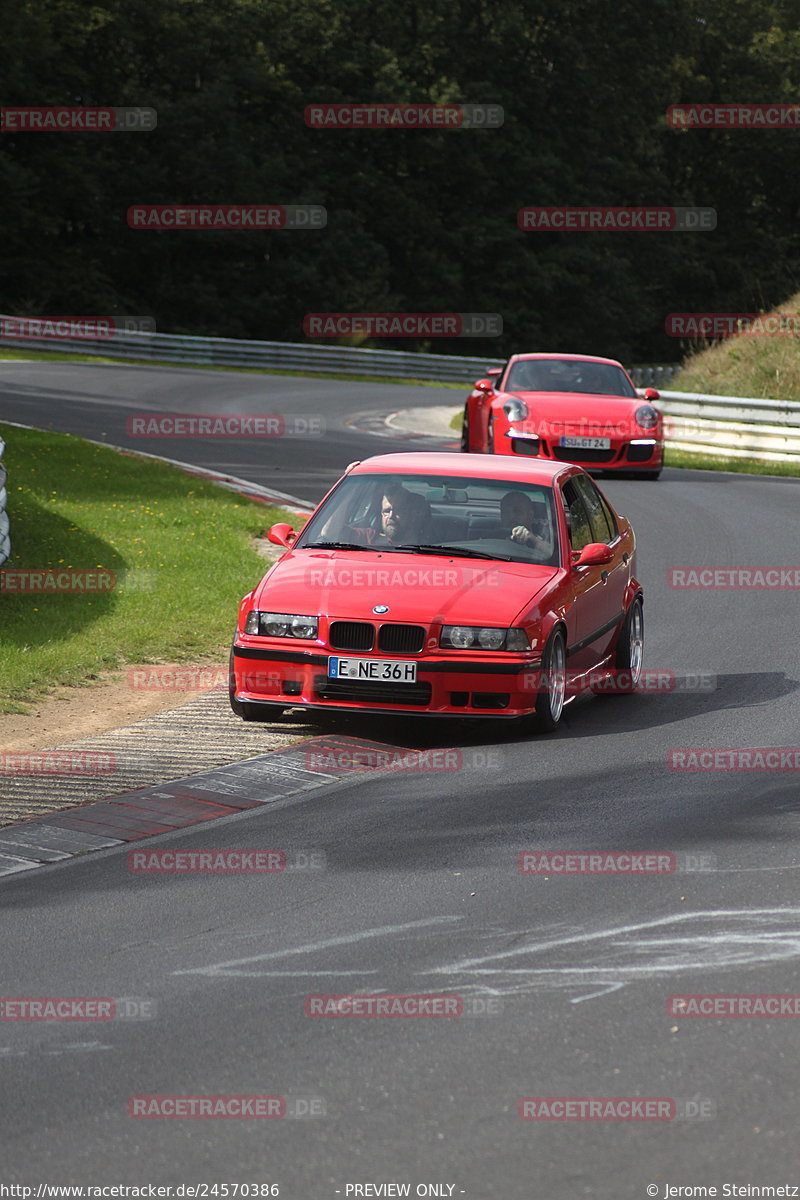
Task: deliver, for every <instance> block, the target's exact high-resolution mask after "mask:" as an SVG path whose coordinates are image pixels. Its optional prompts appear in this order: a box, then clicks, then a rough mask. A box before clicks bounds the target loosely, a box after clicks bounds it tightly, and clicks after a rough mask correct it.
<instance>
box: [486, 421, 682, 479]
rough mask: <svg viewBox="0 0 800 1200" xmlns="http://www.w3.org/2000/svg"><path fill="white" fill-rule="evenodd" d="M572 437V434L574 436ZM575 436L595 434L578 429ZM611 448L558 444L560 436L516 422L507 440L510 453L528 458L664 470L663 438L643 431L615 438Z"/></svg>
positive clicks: (621, 468) (592, 466) (591, 466)
mask: <svg viewBox="0 0 800 1200" xmlns="http://www.w3.org/2000/svg"><path fill="white" fill-rule="evenodd" d="M570 436H572V435H570ZM574 436H589V437H591V436H593V435H592V434H591V433H589V434H586V432H585V431H578V430H576V433H575V435H574ZM609 440H610V441H611V445H610V446H609V447H608V448H607V449H599V450H596V449H585V448H581V447H566V446H560V445H559V444H558V439H557V438H546V437H539V436H537V435H536V434H530V433H525V432H524V431H521V430H517V429H515V428H514V426H513V425H512V426H511V427H510V428H509V429H508V430H506V433H505V437H504V439H503V443H504V446H505V447H507V449H505V453H506V454H517V455H523V456H524V457H526V458H544V459H549V460H550V461H552V462H563V463H575V464H577V465H578V466H580V467H584V468H586V469H587V470H595V471H598V470H602V471H629V470H636V471H638V470H648V469H650V470H654V471H656V470H660V469H661V467H662V466H663V460H664V443H663V438H661V437H654V436H652V435H648V434H645V433H642V434H641V435H637V436H636V437H633V438H628V437H626V438H611V439H609Z"/></svg>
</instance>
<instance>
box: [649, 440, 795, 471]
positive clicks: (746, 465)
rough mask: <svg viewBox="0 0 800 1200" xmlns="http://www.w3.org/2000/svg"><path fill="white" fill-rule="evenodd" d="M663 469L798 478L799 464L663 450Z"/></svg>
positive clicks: (666, 448) (669, 448) (667, 448)
mask: <svg viewBox="0 0 800 1200" xmlns="http://www.w3.org/2000/svg"><path fill="white" fill-rule="evenodd" d="M664 466H665V467H687V468H690V469H692V470H694V471H735V472H736V473H737V474H739V475H779V476H784V477H786V476H800V462H798V463H791V462H762V461H761V460H760V459H757V458H722V457H721V456H718V455H716V454H699V453H697V454H696V453H694V451H691V450H674V449H672V448H671V447H670V446H666V447H665V449H664Z"/></svg>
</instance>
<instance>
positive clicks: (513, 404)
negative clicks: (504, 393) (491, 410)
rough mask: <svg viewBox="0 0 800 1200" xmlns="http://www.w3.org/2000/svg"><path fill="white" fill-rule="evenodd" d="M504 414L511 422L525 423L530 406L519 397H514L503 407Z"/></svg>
mask: <svg viewBox="0 0 800 1200" xmlns="http://www.w3.org/2000/svg"><path fill="white" fill-rule="evenodd" d="M503 412H504V413H505V414H506V417H507V418H508V420H509V421H511V422H514V421H524V420H525V418H526V417H527V415H528V406H527V404H526V403H525V401H524V400H520V399H519V398H518V397H517V396H512V397H511V398H510V399H509V400H506V402H505V404H504V405H503Z"/></svg>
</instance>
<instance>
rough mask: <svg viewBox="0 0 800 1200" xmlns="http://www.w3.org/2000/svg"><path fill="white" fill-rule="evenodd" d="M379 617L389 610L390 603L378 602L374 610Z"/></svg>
mask: <svg viewBox="0 0 800 1200" xmlns="http://www.w3.org/2000/svg"><path fill="white" fill-rule="evenodd" d="M372 611H373V612H374V613H375V615H376V616H377V617H382V616H383V614H384V613H387V612H388V611H389V605H388V604H376V605H375V607H374V608H373V610H372Z"/></svg>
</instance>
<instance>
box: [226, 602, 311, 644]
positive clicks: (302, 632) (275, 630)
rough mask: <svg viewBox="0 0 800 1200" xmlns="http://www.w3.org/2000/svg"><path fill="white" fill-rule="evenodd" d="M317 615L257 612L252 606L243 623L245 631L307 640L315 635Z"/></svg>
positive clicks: (266, 635) (264, 635)
mask: <svg viewBox="0 0 800 1200" xmlns="http://www.w3.org/2000/svg"><path fill="white" fill-rule="evenodd" d="M318 627H319V618H318V617H307V616H303V615H302V614H299V613H273V612H259V611H258V610H257V609H255V608H253V609H251V610H250V612H249V613H248V614H247V620H246V621H245V623H244V631H245V633H250V634H258V635H260V636H261V637H290V638H303V639H305V640H309V639H311V638H315V637H316V636H317V629H318Z"/></svg>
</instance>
